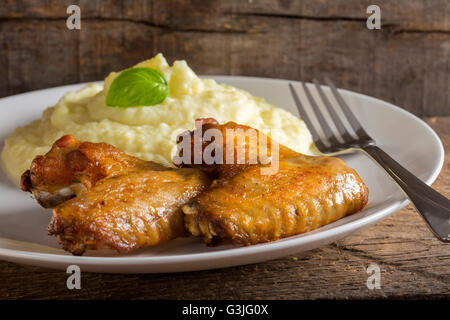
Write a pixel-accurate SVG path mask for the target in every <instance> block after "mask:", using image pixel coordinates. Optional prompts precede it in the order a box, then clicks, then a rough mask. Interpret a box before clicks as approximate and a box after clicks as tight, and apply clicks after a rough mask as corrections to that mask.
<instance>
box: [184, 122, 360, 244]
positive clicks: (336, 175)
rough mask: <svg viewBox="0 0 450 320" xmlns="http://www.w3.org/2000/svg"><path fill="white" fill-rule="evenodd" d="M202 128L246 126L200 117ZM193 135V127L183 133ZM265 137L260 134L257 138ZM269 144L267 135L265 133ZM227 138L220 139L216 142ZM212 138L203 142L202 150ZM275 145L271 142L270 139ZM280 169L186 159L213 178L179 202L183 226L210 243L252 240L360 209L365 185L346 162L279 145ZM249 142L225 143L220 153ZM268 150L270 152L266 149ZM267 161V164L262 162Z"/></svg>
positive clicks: (299, 230) (315, 224)
mask: <svg viewBox="0 0 450 320" xmlns="http://www.w3.org/2000/svg"><path fill="white" fill-rule="evenodd" d="M201 124H202V128H197V129H196V130H202V131H205V129H210V128H214V127H215V128H217V129H218V130H220V131H221V132H224V130H225V129H227V128H234V129H236V128H241V129H244V130H245V129H249V127H246V126H241V125H238V124H236V123H233V122H228V123H226V124H224V125H219V124H218V123H217V121H215V120H214V119H204V120H202V122H201ZM187 134H189V135H194V132H188V133H184V134H182V136H185V135H187ZM261 137H263V134H262V133H259V134H258V139H260V138H261ZM267 141H268V146H269V149H270V138H267ZM224 142H226V139H224V141H221V142H220V143H224ZM210 143H216V141H212V142H203V145H202V148H203V149H204V148H205V147H206V146H207V145H209V144H210ZM272 146H274V144H272ZM277 146H278V148H279V160H274V159H275V158H273V157H271V159H272V161H278V162H279V163H278V170H277V171H276V172H275V173H274V174H270V175H269V174H261V168H262V167H263V165H261V164H249V163H243V164H240V165H238V164H235V165H220V164H210V165H207V164H205V163H202V164H189V165H188V166H194V167H200V168H202V169H203V170H205V171H206V172H208V173H209V174H210V175H212V176H213V177H214V178H216V180H214V181H213V183H212V184H211V186H210V187H209V188H208V189H207V190H206V191H204V192H202V193H201V194H200V195H198V196H197V197H196V198H195V199H193V200H192V201H190V202H189V203H188V204H186V205H184V206H183V207H182V210H183V212H184V213H185V214H186V216H185V224H186V228H187V229H188V230H189V232H190V233H191V234H193V235H196V236H202V237H203V239H204V241H205V243H206V244H208V245H218V244H224V243H231V244H234V245H252V244H257V243H262V242H268V241H273V240H278V239H281V238H284V237H288V236H292V235H296V234H300V233H304V232H308V231H311V230H314V229H316V228H319V227H321V226H323V225H326V224H328V223H330V222H333V221H335V220H338V219H340V218H342V217H344V216H346V215H349V214H352V213H355V212H357V211H359V210H361V209H362V208H363V207H364V206H365V205H366V204H367V200H368V189H367V187H366V186H365V185H364V183H363V182H362V180H361V179H360V177H359V176H358V174H357V173H356V172H355V171H354V170H353V169H351V168H349V167H348V166H347V165H346V164H345V163H344V161H342V160H340V159H338V158H332V157H314V156H306V155H303V154H299V153H296V152H295V151H293V150H291V149H289V148H286V147H284V146H282V145H278V144H277ZM238 148H243V149H245V150H246V151H247V152H248V151H251V148H250V147H249V146H248V143H243V144H242V143H241V144H234V147H232V148H229V147H223V156H224V158H225V157H226V154H227V153H228V152H236V151H237V150H238ZM268 154H269V155H270V154H271V151H270V150H269V152H268ZM266 166H267V165H266Z"/></svg>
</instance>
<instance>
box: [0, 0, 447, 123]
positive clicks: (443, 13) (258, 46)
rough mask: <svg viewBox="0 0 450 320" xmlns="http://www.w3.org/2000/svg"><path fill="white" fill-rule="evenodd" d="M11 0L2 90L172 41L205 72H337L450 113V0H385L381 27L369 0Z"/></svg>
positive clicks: (79, 76) (83, 71) (174, 54)
mask: <svg viewBox="0 0 450 320" xmlns="http://www.w3.org/2000/svg"><path fill="white" fill-rule="evenodd" d="M72 2H73V1H71V0H63V1H61V0H47V1H34V0H4V1H3V2H2V5H1V7H0V70H1V71H2V77H0V96H6V95H11V94H15V93H19V92H23V91H29V90H34V89H39V88H46V87H52V86H56V85H63V84H69V83H77V82H80V81H92V80H99V79H102V78H103V77H105V76H106V75H107V74H108V73H109V72H110V71H111V70H120V69H122V68H126V67H128V66H130V65H133V64H134V63H137V62H139V61H141V60H144V59H146V58H148V57H151V56H153V55H154V54H156V53H157V52H163V53H164V54H165V55H166V56H167V58H168V60H169V61H170V62H172V61H173V60H175V59H186V60H187V61H188V62H189V64H190V65H191V66H192V67H193V69H194V70H195V71H196V72H197V73H199V74H232V75H250V76H263V77H274V78H287V79H301V80H305V81H310V80H312V79H313V78H323V77H325V76H328V77H330V78H331V79H333V81H334V82H335V83H336V84H337V85H338V86H340V87H343V88H347V89H351V90H354V91H357V92H362V93H366V94H369V95H372V96H375V97H378V98H381V99H384V100H387V101H390V102H393V103H395V104H397V105H399V106H401V107H402V108H405V109H407V110H409V111H411V112H413V113H415V114H416V115H419V116H440V115H441V116H442V115H450V105H449V96H450V95H449V92H450V79H449V74H450V72H449V64H450V59H449V58H450V20H449V15H450V5H449V2H448V1H447V0H429V1H427V0H399V1H387V0H380V1H378V2H377V3H378V5H379V6H380V8H381V18H382V29H381V30H368V29H367V28H366V19H367V16H368V14H366V8H367V6H368V5H370V4H372V2H371V1H369V0H367V1H366V0H361V1H348V0H305V1H294V0H247V1H243V0H231V1H225V0H210V1H203V0H171V1H144V0H136V1H124V0H122V1H121V0H103V1H100V0H80V1H77V3H78V4H79V6H80V7H81V18H82V21H81V30H80V31H76V30H68V29H67V28H66V23H65V20H66V18H67V16H68V15H67V14H66V8H67V6H68V5H70V4H72Z"/></svg>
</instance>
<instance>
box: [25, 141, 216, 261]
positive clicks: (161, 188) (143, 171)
mask: <svg viewBox="0 0 450 320" xmlns="http://www.w3.org/2000/svg"><path fill="white" fill-rule="evenodd" d="M209 183H210V180H209V178H208V177H207V176H206V174H204V173H203V172H201V171H200V170H197V169H188V168H186V169H176V168H175V169H173V168H166V167H164V166H162V165H159V164H156V163H153V162H149V161H143V160H140V159H137V158H135V157H132V156H129V155H127V154H125V153H124V152H122V151H120V150H118V149H117V148H115V147H113V146H111V145H109V144H106V143H90V142H79V141H77V140H76V139H75V138H74V137H72V136H64V137H62V138H60V139H59V140H58V141H56V142H55V144H54V145H53V147H52V149H51V150H50V151H49V152H48V153H47V154H46V155H45V156H38V157H36V158H35V159H34V161H33V163H32V165H31V168H30V170H28V171H27V172H25V173H24V175H23V176H22V184H21V187H22V189H23V190H25V191H29V192H32V193H33V194H34V195H35V197H36V199H37V200H38V201H39V203H41V204H42V205H43V206H44V207H54V209H53V215H52V218H51V221H50V224H49V227H48V230H49V234H50V235H55V236H58V238H59V242H60V243H61V245H62V247H63V248H64V250H67V251H69V252H71V253H72V254H74V255H81V254H83V253H84V252H85V250H87V249H104V248H108V249H115V250H117V251H118V252H129V251H131V250H133V249H136V248H140V247H145V246H151V245H156V244H159V243H162V242H165V241H168V240H171V239H174V238H176V237H181V236H184V235H185V229H184V225H183V213H182V211H181V206H182V205H183V204H185V203H187V202H188V201H189V200H190V199H192V198H193V197H195V196H197V195H198V194H199V193H200V192H201V191H202V190H204V189H205V188H206V187H207V186H208V185H209ZM61 190H65V191H64V194H63V195H62V196H61V193H62V192H61ZM69 198H70V199H69ZM68 199H69V200H68Z"/></svg>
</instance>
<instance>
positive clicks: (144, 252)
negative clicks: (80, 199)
mask: <svg viewBox="0 0 450 320" xmlns="http://www.w3.org/2000/svg"><path fill="white" fill-rule="evenodd" d="M213 78H215V79H216V80H218V81H220V82H224V83H228V84H230V85H233V86H236V87H238V88H242V89H244V90H248V91H249V92H251V93H252V94H254V95H256V96H260V97H264V98H265V99H266V100H268V101H269V102H271V103H273V104H275V105H276V106H279V107H282V108H285V109H287V110H289V111H290V112H292V113H293V114H296V115H297V114H298V113H297V110H296V108H295V105H294V102H293V101H292V99H291V95H290V93H289V89H288V81H286V80H275V79H262V78H249V77H227V76H217V77H213ZM82 86H83V84H78V85H70V86H63V87H57V88H52V89H46V90H39V91H33V92H29V93H25V94H20V95H16V96H12V97H7V98H4V99H0V128H1V129H0V141H2V142H1V145H0V147H1V148H3V140H4V139H5V137H6V136H8V135H9V134H10V133H11V132H12V130H13V129H14V128H15V127H16V126H18V125H24V124H26V123H28V122H30V121H31V120H33V119H37V118H39V117H40V115H41V112H42V111H43V110H44V109H45V108H46V107H48V106H50V105H53V104H55V103H56V102H57V101H58V99H59V98H60V97H61V96H62V95H63V94H64V93H66V92H67V91H69V90H77V89H79V88H80V87H82ZM299 88H300V87H299ZM341 93H342V95H343V96H344V99H346V101H347V102H348V104H349V105H350V107H351V108H352V110H353V111H354V113H355V114H356V116H357V118H358V119H359V120H360V121H361V123H362V124H363V126H364V128H365V129H366V130H367V132H368V133H369V134H370V135H371V136H372V137H373V138H375V139H376V141H377V142H378V144H379V145H380V146H381V147H382V148H383V149H384V150H385V151H387V152H388V153H389V154H390V155H391V156H392V157H393V158H395V159H396V160H397V161H399V162H400V163H401V164H403V165H404V166H405V167H406V168H408V169H409V170H410V171H411V172H413V173H414V174H415V175H417V176H418V177H419V178H420V179H422V180H423V181H425V182H426V183H428V184H431V183H432V182H433V181H434V180H435V179H436V177H437V176H438V174H439V171H440V170H441V168H442V164H443V160H444V151H443V147H442V143H441V142H440V140H439V138H438V136H437V135H436V134H435V133H434V131H433V130H432V129H431V128H430V127H429V126H428V125H427V124H425V123H424V122H423V121H422V120H420V119H419V118H417V117H415V116H414V115H412V114H410V113H408V112H406V111H404V110H403V109H400V108H398V107H396V106H394V105H392V104H389V103H386V102H383V101H381V100H378V99H375V98H371V97H368V96H365V95H362V94H358V93H354V92H350V91H341ZM299 94H302V91H301V90H299ZM345 160H346V161H347V163H348V164H349V165H350V166H351V167H353V168H355V169H356V171H357V172H358V173H359V174H360V176H361V178H362V179H363V180H364V181H365V183H366V184H367V186H368V188H369V190H370V197H369V206H368V207H366V208H365V209H364V210H363V211H361V212H359V213H357V214H354V215H352V216H349V217H346V218H344V219H341V220H339V221H336V222H334V223H331V224H329V225H327V226H325V227H322V228H320V229H317V230H315V231H313V232H309V233H306V234H302V235H298V236H294V237H289V238H286V239H283V240H280V241H275V242H271V243H265V244H260V245H254V246H249V247H239V248H233V247H230V246H220V247H216V248H207V247H205V246H204V245H203V244H202V242H201V241H200V240H199V239H197V238H188V239H176V240H174V241H171V242H169V243H166V244H163V245H160V246H156V247H153V248H145V249H140V250H138V251H136V252H134V253H131V254H126V255H118V254H116V253H114V252H112V251H102V252H89V253H88V254H87V255H86V256H82V257H75V256H72V255H70V254H68V253H67V252H65V251H63V250H62V249H60V248H59V246H58V244H57V241H56V239H55V238H54V237H50V236H48V235H47V224H48V222H49V219H50V215H51V211H50V210H45V209H41V208H40V207H39V206H38V204H37V203H36V202H35V201H34V200H33V199H31V198H30V196H29V194H26V193H24V192H22V191H20V190H19V189H18V188H17V187H15V186H13V184H12V183H10V182H9V181H8V180H7V178H6V176H5V174H4V173H3V172H1V176H0V259H3V260H7V261H13V262H19V263H24V264H31V265H36V266H42V267H49V268H56V269H66V268H67V266H68V265H71V264H76V265H78V266H80V268H81V270H82V271H90V272H113V273H152V272H178V271H192V270H205V269H214V268H222V267H229V266H236V265H243V264H249V263H256V262H261V261H265V260H270V259H275V258H279V257H283V256H286V255H289V254H293V253H298V252H302V251H307V250H311V249H314V248H317V247H320V246H323V245H325V244H328V243H330V242H333V241H336V240H338V239H341V238H343V237H345V236H347V235H349V234H351V233H352V232H355V231H356V230H358V229H360V228H362V227H367V226H369V225H371V224H373V223H375V222H377V221H379V220H380V219H383V218H385V217H387V216H388V215H390V214H392V213H393V212H395V211H397V210H399V209H400V208H402V207H404V206H406V205H407V203H408V201H407V200H406V199H405V197H404V196H403V194H402V192H401V191H400V190H399V189H398V188H397V187H396V186H395V185H394V183H393V182H392V181H391V180H390V178H389V177H388V175H387V174H386V173H385V172H384V171H383V170H382V169H380V168H379V167H378V166H377V165H375V164H374V163H373V162H371V161H370V160H369V159H368V158H366V157H365V156H364V155H362V154H354V155H347V156H345Z"/></svg>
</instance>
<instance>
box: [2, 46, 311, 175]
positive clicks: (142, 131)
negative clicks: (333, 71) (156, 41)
mask: <svg viewBox="0 0 450 320" xmlns="http://www.w3.org/2000/svg"><path fill="white" fill-rule="evenodd" d="M135 67H149V68H153V69H157V70H159V71H161V72H162V73H163V74H164V76H165V78H166V80H167V82H168V83H169V87H170V95H169V96H168V97H167V98H166V99H165V100H164V101H163V102H162V103H161V104H159V105H156V106H150V107H136V108H114V107H108V106H106V104H105V96H106V93H107V92H108V88H109V86H110V85H111V82H112V81H113V80H114V78H115V77H117V75H118V73H114V72H113V73H111V74H110V75H109V76H108V77H107V78H106V79H105V82H104V87H103V86H101V85H97V84H89V85H87V86H86V87H84V88H83V89H81V90H79V91H76V92H68V93H67V94H66V95H64V96H63V97H62V98H61V100H60V101H59V102H58V103H57V104H56V105H55V106H53V107H50V108H48V109H46V110H45V111H44V113H43V115H42V117H41V119H39V120H36V121H34V122H32V123H30V124H28V125H26V126H24V127H19V128H17V129H16V130H15V131H14V132H13V133H12V134H11V135H10V136H9V137H8V138H7V139H6V141H5V147H4V149H3V152H2V156H1V157H2V160H3V164H4V166H5V168H6V171H7V173H8V174H9V176H10V177H11V178H12V179H14V181H15V182H16V183H18V181H19V179H20V176H21V174H22V173H23V172H24V171H25V170H27V169H28V168H29V167H30V164H31V161H32V160H33V158H34V157H35V156H36V155H39V154H45V153H46V152H47V151H48V150H49V149H50V147H51V145H52V144H53V142H55V140H57V139H58V138H59V137H61V136H62V135H65V134H71V135H73V136H75V137H76V138H77V139H79V140H85V141H92V142H107V143H110V144H112V145H114V146H116V147H118V148H119V149H121V150H123V151H125V152H126V153H128V154H131V155H134V156H136V157H139V158H142V159H145V160H152V161H156V162H159V163H162V164H166V165H171V163H172V162H171V159H172V156H173V155H174V153H175V151H176V143H175V141H176V137H177V135H178V134H180V133H181V132H183V131H184V130H187V129H189V130H191V129H192V128H193V127H194V121H195V119H198V118H203V117H212V118H215V119H217V120H218V121H219V122H220V123H222V122H226V121H235V122H237V123H240V124H245V125H249V126H251V127H254V128H256V129H259V130H261V131H262V132H264V133H266V134H268V135H269V136H272V137H273V138H275V139H276V140H277V141H279V142H280V143H282V144H284V145H286V146H288V147H290V148H292V149H294V150H296V151H298V152H302V153H307V152H308V150H309V148H310V146H311V142H312V139H311V135H310V133H309V131H308V129H307V128H306V125H305V124H304V123H303V121H301V120H300V119H299V118H297V117H295V116H293V115H292V114H290V113H289V112H287V111H285V110H283V109H279V108H276V107H274V106H273V105H271V104H269V103H267V102H266V101H264V100H263V99H261V98H257V97H254V96H252V95H251V94H249V93H248V92H246V91H243V90H239V89H236V88H234V87H231V86H227V85H223V84H219V83H216V82H215V81H214V80H211V79H200V78H199V77H197V75H196V74H195V73H194V72H193V71H192V70H191V69H190V68H189V66H188V65H187V64H186V62H185V61H175V62H174V64H173V66H169V65H168V63H167V61H166V60H165V58H164V57H163V56H162V55H161V54H158V55H157V56H155V57H154V58H152V59H150V60H147V61H144V62H141V63H139V64H138V65H136V66H135Z"/></svg>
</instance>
